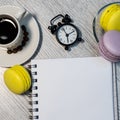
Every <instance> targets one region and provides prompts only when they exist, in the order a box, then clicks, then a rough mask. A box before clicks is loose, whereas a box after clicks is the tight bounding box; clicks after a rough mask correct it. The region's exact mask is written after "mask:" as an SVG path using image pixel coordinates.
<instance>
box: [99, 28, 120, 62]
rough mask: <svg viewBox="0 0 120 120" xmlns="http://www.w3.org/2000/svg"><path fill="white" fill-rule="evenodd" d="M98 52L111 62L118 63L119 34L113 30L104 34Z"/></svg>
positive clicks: (119, 55) (119, 50) (119, 56)
mask: <svg viewBox="0 0 120 120" xmlns="http://www.w3.org/2000/svg"><path fill="white" fill-rule="evenodd" d="M99 51H100V54H101V55H102V56H103V57H104V58H105V59H107V60H109V61H111V62H118V61H120V32H119V31H115V30H111V31H108V32H106V33H105V34H104V35H103V37H102V39H101V40H100V41H99Z"/></svg>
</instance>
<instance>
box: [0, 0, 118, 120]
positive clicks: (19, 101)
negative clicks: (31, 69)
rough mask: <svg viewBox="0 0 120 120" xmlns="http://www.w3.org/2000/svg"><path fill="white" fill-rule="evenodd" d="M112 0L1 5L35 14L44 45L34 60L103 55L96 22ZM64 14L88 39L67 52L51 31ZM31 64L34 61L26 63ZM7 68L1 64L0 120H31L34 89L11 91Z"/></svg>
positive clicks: (12, 0)
mask: <svg viewBox="0 0 120 120" xmlns="http://www.w3.org/2000/svg"><path fill="white" fill-rule="evenodd" d="M110 2H114V0H0V6H3V5H8V4H9V5H16V6H20V7H24V8H25V9H26V10H27V11H28V12H30V13H31V14H32V15H33V16H34V17H35V19H36V20H37V22H38V24H39V27H40V31H41V37H40V39H41V40H42V44H41V48H40V50H39V51H37V52H38V53H37V54H36V56H34V59H48V58H71V57H88V56H99V52H98V43H97V42H96V40H95V38H94V35H93V30H92V22H93V18H94V16H95V15H96V13H97V11H98V10H99V9H100V8H101V7H102V6H104V5H105V4H107V3H110ZM60 13H61V14H66V13H67V14H69V15H70V16H71V18H73V20H74V24H75V25H76V26H77V27H78V28H79V29H80V30H81V33H82V39H84V41H85V42H84V43H79V44H78V45H76V46H74V47H72V48H71V51H65V50H64V48H63V46H61V45H60V44H58V42H57V41H56V39H55V36H53V35H52V34H50V32H49V31H48V26H49V25H50V19H51V18H53V17H54V16H56V15H57V14H60ZM28 64H30V62H29V63H27V64H25V66H27V65H28ZM116 68H117V77H116V79H117V82H118V93H119V89H120V87H119V84H120V76H119V74H120V63H117V64H116ZM5 69H6V68H3V67H0V74H1V75H0V120H29V116H30V115H31V113H30V112H29V108H31V107H32V106H31V105H29V101H31V97H29V94H31V91H28V92H27V93H25V94H23V95H15V94H13V93H11V92H10V91H9V90H8V89H7V88H6V86H5V84H4V81H3V73H4V71H5Z"/></svg>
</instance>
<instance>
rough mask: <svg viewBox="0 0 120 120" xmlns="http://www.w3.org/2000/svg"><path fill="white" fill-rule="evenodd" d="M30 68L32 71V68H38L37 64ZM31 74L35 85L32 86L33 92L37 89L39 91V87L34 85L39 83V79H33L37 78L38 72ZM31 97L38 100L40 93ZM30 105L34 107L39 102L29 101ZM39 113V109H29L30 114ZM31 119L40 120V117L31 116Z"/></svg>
mask: <svg viewBox="0 0 120 120" xmlns="http://www.w3.org/2000/svg"><path fill="white" fill-rule="evenodd" d="M28 67H29V68H30V69H31V68H37V65H36V64H35V65H29V66H28ZM31 74H32V83H33V84H32V90H37V89H38V86H35V85H34V83H37V79H34V77H33V76H36V75H37V72H36V71H34V72H33V71H32V72H31ZM29 97H32V98H33V97H35V98H37V97H38V93H34V94H33V93H32V94H30V95H29ZM29 104H30V105H32V106H33V105H37V104H38V101H36V100H35V101H33V100H32V101H29ZM38 111H39V109H38V108H31V109H29V112H30V113H33V112H38ZM29 119H30V120H38V119H39V116H38V115H36V116H33V115H31V116H29Z"/></svg>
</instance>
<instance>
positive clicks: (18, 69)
mask: <svg viewBox="0 0 120 120" xmlns="http://www.w3.org/2000/svg"><path fill="white" fill-rule="evenodd" d="M4 82H5V84H6V86H7V87H8V89H9V90H10V91H12V92H13V93H16V94H23V93H24V92H26V91H27V90H29V88H30V87H31V77H30V74H29V72H28V71H27V69H26V68H24V67H23V66H21V65H14V66H13V67H11V68H8V69H7V70H6V71H5V72H4Z"/></svg>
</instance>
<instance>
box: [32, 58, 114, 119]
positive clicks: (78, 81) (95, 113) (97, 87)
mask: <svg viewBox="0 0 120 120" xmlns="http://www.w3.org/2000/svg"><path fill="white" fill-rule="evenodd" d="M31 65H32V74H33V81H34V83H33V91H32V92H33V97H32V100H33V116H34V117H33V120H36V119H38V120H114V103H113V101H114V100H113V84H112V83H113V81H112V64H111V63H110V62H108V61H106V60H104V59H103V58H101V57H86V58H65V59H44V60H32V61H31Z"/></svg>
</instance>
